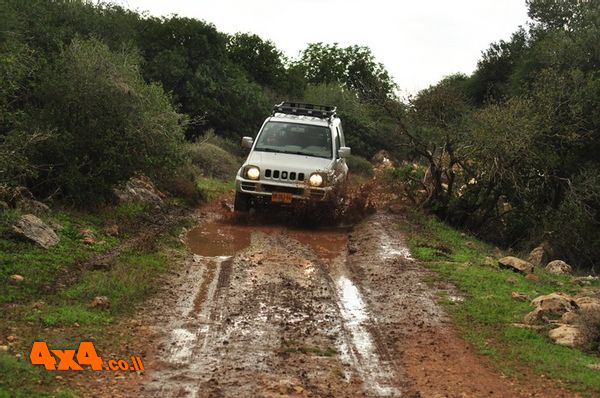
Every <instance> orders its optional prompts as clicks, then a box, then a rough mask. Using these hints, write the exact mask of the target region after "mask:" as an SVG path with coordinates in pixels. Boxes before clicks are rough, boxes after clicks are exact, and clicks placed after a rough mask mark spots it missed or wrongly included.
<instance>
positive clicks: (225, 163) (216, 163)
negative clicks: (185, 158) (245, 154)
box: [188, 141, 241, 180]
mask: <svg viewBox="0 0 600 398" xmlns="http://www.w3.org/2000/svg"><path fill="white" fill-rule="evenodd" d="M188 149H189V153H190V158H191V161H192V164H193V165H194V166H196V167H198V168H199V169H200V171H201V172H202V174H203V175H204V176H205V177H211V178H218V179H222V180H227V179H232V178H233V177H234V176H235V173H236V172H237V171H238V169H239V167H240V164H241V162H240V160H239V159H238V158H237V157H235V156H234V155H232V154H231V153H229V152H227V151H226V150H224V149H222V148H220V147H218V146H216V145H214V144H211V143H209V142H205V141H200V142H196V143H192V144H189V145H188Z"/></svg>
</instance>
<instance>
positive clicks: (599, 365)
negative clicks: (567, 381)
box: [585, 363, 600, 370]
mask: <svg viewBox="0 0 600 398" xmlns="http://www.w3.org/2000/svg"><path fill="white" fill-rule="evenodd" d="M585 367H586V368H590V369H594V370H600V363H589V364H587V365H585Z"/></svg>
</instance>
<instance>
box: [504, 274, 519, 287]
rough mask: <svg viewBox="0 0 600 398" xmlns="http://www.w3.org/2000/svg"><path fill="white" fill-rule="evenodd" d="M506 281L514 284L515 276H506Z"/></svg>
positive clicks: (515, 281)
mask: <svg viewBox="0 0 600 398" xmlns="http://www.w3.org/2000/svg"><path fill="white" fill-rule="evenodd" d="M506 283H509V284H511V285H514V284H515V283H517V278H515V277H514V276H509V277H508V278H506Z"/></svg>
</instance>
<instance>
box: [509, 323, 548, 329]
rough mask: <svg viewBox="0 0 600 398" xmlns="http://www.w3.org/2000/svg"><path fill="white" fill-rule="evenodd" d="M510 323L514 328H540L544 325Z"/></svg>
mask: <svg viewBox="0 0 600 398" xmlns="http://www.w3.org/2000/svg"><path fill="white" fill-rule="evenodd" d="M512 325H513V326H514V327H516V328H520V329H529V330H542V329H544V328H545V327H546V326H543V325H527V324H525V323H513V324H512Z"/></svg>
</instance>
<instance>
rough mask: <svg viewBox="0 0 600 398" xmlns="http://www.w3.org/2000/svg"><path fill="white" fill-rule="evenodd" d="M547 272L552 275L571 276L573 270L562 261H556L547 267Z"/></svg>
mask: <svg viewBox="0 0 600 398" xmlns="http://www.w3.org/2000/svg"><path fill="white" fill-rule="evenodd" d="M546 271H548V272H550V273H551V274H570V273H571V272H572V271H573V268H572V267H571V266H570V265H569V264H567V263H565V262H564V261H562V260H554V261H550V262H549V263H548V265H546Z"/></svg>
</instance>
